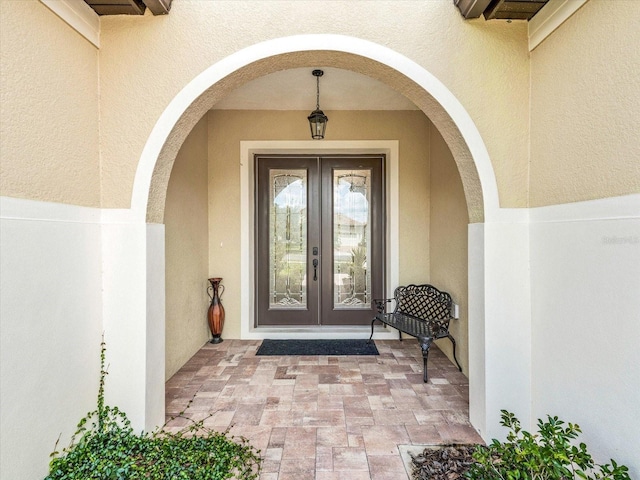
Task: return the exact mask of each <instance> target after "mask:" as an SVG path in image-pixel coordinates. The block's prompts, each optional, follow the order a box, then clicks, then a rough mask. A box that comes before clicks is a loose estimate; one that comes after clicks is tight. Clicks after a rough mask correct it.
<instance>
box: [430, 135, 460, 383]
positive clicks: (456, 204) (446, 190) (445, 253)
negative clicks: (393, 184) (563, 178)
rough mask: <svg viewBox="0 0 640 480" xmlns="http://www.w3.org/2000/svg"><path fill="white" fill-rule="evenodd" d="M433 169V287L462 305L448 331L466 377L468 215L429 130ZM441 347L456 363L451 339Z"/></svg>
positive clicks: (449, 161)
mask: <svg viewBox="0 0 640 480" xmlns="http://www.w3.org/2000/svg"><path fill="white" fill-rule="evenodd" d="M430 138H431V142H430V165H431V185H430V189H429V190H430V193H431V235H430V241H429V258H430V260H431V283H432V284H433V285H434V286H435V287H437V288H439V289H441V290H444V291H446V292H449V293H450V294H451V296H452V298H453V301H454V303H456V304H457V305H459V318H458V319H457V320H452V321H451V323H450V324H449V331H450V332H451V335H452V336H453V338H455V339H456V357H457V358H458V361H459V362H460V365H461V366H462V371H463V372H464V374H465V375H467V376H468V375H469V329H468V323H469V308H468V307H469V302H468V285H469V282H468V273H467V272H468V262H467V249H468V242H467V226H468V223H469V215H468V213H467V204H466V201H465V198H464V190H463V189H462V182H461V181H460V175H459V173H458V169H457V168H456V163H455V161H454V160H453V156H452V155H451V151H450V150H449V149H448V148H447V145H446V143H445V142H444V139H443V138H442V136H441V135H440V133H439V132H438V131H437V130H436V129H435V128H433V127H431V130H430ZM438 347H440V349H441V350H442V351H443V352H445V353H446V354H447V356H449V358H450V359H451V360H452V361H453V348H452V346H451V342H450V341H449V340H448V339H443V340H439V341H438Z"/></svg>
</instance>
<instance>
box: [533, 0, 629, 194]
mask: <svg viewBox="0 0 640 480" xmlns="http://www.w3.org/2000/svg"><path fill="white" fill-rule="evenodd" d="M639 22H640V2H638V1H636V0H626V1H625V0H616V1H614V2H612V1H608V0H590V1H589V2H587V3H586V4H585V6H584V7H582V8H581V9H580V10H579V11H578V12H576V13H575V14H574V15H573V16H572V17H571V18H569V19H568V20H567V21H566V22H565V24H564V25H563V26H562V27H561V28H560V29H558V30H556V31H555V32H554V33H553V34H552V35H551V36H549V37H548V38H547V39H546V40H545V41H544V42H543V43H542V44H541V45H540V46H539V47H537V48H536V49H535V50H534V51H533V52H532V54H531V205H532V206H540V205H553V204H559V203H568V202H576V201H580V200H589V199H595V198H604V197H609V196H616V195H625V194H630V193H638V192H640V160H639V158H638V152H640V135H638V132H639V131H640V88H638V87H639V86H640V81H639V77H638V72H640V48H638V45H640V30H639V29H638V25H639Z"/></svg>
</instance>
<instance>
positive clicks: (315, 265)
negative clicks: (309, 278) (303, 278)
mask: <svg viewBox="0 0 640 480" xmlns="http://www.w3.org/2000/svg"><path fill="white" fill-rule="evenodd" d="M313 281H314V282H316V281H318V259H317V258H314V259H313Z"/></svg>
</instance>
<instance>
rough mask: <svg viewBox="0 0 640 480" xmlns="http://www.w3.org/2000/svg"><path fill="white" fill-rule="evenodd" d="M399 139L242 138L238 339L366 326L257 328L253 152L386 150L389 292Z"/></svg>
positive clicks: (394, 265) (389, 289) (337, 333)
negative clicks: (241, 288) (242, 291)
mask: <svg viewBox="0 0 640 480" xmlns="http://www.w3.org/2000/svg"><path fill="white" fill-rule="evenodd" d="M398 151H399V148H398V141H397V140H371V141H369V140H362V141H331V140H324V141H322V142H319V141H317V140H302V141H280V140H274V141H269V140H266V141H265V140H258V141H242V142H240V251H241V258H240V278H241V282H242V285H246V286H247V293H246V294H245V295H242V298H241V300H240V338H242V339H263V338H344V335H345V333H346V332H349V333H352V332H356V333H359V334H362V333H363V332H366V331H368V330H369V327H347V328H345V327H330V326H319V327H293V328H292V327H255V326H254V321H253V320H254V318H255V294H254V292H255V269H254V265H255V256H254V252H255V245H254V235H253V234H254V225H255V216H254V214H255V195H254V193H255V192H254V188H253V185H254V181H255V179H254V155H256V154H265V155H268V154H287V155H293V154H313V155H329V154H345V155H357V154H384V155H385V156H386V161H385V201H386V205H385V209H386V222H385V230H386V232H385V236H386V239H385V240H386V241H385V258H386V265H385V271H386V277H385V278H386V281H385V292H386V293H387V296H389V297H390V296H392V294H393V288H394V287H393V286H394V285H397V284H398V279H399V263H398V262H399V258H398V257H399V255H398V253H399V241H400V233H399V229H398V218H399V208H398ZM396 336H397V334H394V332H390V331H389V329H386V331H384V332H379V333H378V332H376V334H375V338H378V339H387V338H388V339H392V338H396Z"/></svg>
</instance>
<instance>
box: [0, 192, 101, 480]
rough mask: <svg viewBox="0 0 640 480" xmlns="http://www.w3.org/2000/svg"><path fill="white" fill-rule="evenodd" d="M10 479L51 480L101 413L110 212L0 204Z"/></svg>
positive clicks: (5, 470)
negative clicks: (83, 422)
mask: <svg viewBox="0 0 640 480" xmlns="http://www.w3.org/2000/svg"><path fill="white" fill-rule="evenodd" d="M0 235H1V237H0V238H1V240H0V243H1V248H0V331H1V332H2V336H1V345H0V358H1V361H0V364H1V367H0V368H1V373H2V375H1V377H0V378H1V381H0V404H1V408H0V411H1V414H0V415H1V425H2V427H1V428H0V444H1V450H0V458H1V462H0V478H3V479H5V478H6V479H42V478H43V477H44V476H45V475H46V473H47V472H48V462H49V454H50V453H51V452H52V451H53V450H54V446H55V443H56V440H57V439H58V437H59V436H60V444H59V447H60V448H62V447H64V446H67V445H68V443H69V438H70V436H71V434H73V432H74V431H75V428H76V425H77V423H78V421H79V420H80V419H81V418H82V417H83V416H84V415H85V414H86V413H87V412H89V411H91V410H93V409H95V407H96V399H97V394H98V379H99V365H100V341H101V334H102V272H101V270H102V265H101V250H100V244H101V239H100V210H98V209H93V208H84V207H76V206H69V205H62V204H53V203H44V202H36V201H30V200H19V199H13V198H8V197H2V198H1V199H0Z"/></svg>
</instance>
